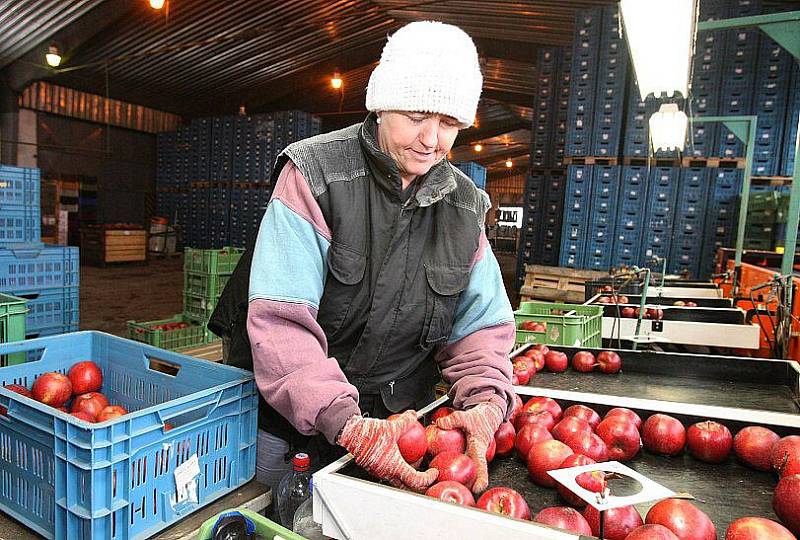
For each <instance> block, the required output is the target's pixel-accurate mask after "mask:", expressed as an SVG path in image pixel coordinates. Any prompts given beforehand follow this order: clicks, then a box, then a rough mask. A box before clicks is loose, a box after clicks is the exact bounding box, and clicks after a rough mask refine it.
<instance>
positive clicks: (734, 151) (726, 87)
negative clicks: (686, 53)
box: [715, 0, 761, 158]
mask: <svg viewBox="0 0 800 540" xmlns="http://www.w3.org/2000/svg"><path fill="white" fill-rule="evenodd" d="M733 4H734V5H732V6H730V11H729V12H728V16H729V17H743V16H748V15H755V14H757V13H760V11H761V8H760V6H759V5H756V4H755V2H753V0H736V1H735V2H734V3H733ZM759 33H760V30H758V29H757V28H752V29H745V28H737V29H733V30H729V31H728V36H727V40H726V41H727V49H726V53H725V62H724V64H723V68H722V92H721V95H720V111H719V112H720V114H721V115H722V116H744V115H747V114H750V112H751V111H752V109H753V90H754V79H755V77H754V75H755V73H754V69H755V66H756V59H757V58H758V42H759V37H760V36H759ZM715 155H718V156H720V157H723V158H737V157H744V156H745V149H744V143H742V142H741V141H740V140H739V139H738V138H737V137H736V136H735V135H734V134H733V132H731V131H730V130H729V129H728V128H727V127H725V126H724V125H720V126H719V149H718V151H717V153H716V154H715Z"/></svg>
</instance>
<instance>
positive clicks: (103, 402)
mask: <svg viewBox="0 0 800 540" xmlns="http://www.w3.org/2000/svg"><path fill="white" fill-rule="evenodd" d="M106 407H108V399H106V396H104V395H103V394H101V393H100V392H87V393H85V394H81V395H79V396H75V399H73V400H72V408H71V409H70V412H78V411H83V412H85V413H87V414H88V415H90V416H91V417H92V418H93V419H94V418H97V415H99V414H100V411H102V410H103V409H105V408H106Z"/></svg>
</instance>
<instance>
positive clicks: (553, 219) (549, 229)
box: [536, 173, 567, 266]
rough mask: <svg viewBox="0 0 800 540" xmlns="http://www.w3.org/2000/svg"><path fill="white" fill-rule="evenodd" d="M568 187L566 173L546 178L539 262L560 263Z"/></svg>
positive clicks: (553, 264) (537, 259)
mask: <svg viewBox="0 0 800 540" xmlns="http://www.w3.org/2000/svg"><path fill="white" fill-rule="evenodd" d="M566 188H567V177H566V175H564V174H561V173H559V174H551V175H550V176H547V177H546V178H545V206H544V220H543V223H544V225H543V229H542V237H541V242H540V243H539V246H541V251H540V250H539V249H537V251H536V261H537V262H538V263H539V264H544V265H548V266H556V265H558V263H559V257H560V253H561V230H562V227H561V224H562V220H563V218H564V195H565V193H566Z"/></svg>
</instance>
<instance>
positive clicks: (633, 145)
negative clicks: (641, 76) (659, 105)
mask: <svg viewBox="0 0 800 540" xmlns="http://www.w3.org/2000/svg"><path fill="white" fill-rule="evenodd" d="M630 81H631V82H630V84H629V87H628V104H627V108H626V109H627V110H626V113H625V119H626V120H625V140H624V142H623V145H622V153H623V155H625V156H626V157H631V158H646V157H647V156H648V155H649V153H650V146H649V145H650V137H649V133H650V127H649V121H650V116H651V115H652V113H653V107H652V101H650V102H648V101H647V100H643V99H642V96H641V93H640V92H639V85H638V84H636V77H631V78H630Z"/></svg>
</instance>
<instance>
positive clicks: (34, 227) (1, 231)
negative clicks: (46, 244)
mask: <svg viewBox="0 0 800 540" xmlns="http://www.w3.org/2000/svg"><path fill="white" fill-rule="evenodd" d="M41 231H42V217H41V209H40V208H39V206H11V207H8V208H3V207H1V206H0V246H3V247H13V246H14V245H15V244H31V243H38V242H40V241H41V239H42V236H41Z"/></svg>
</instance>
